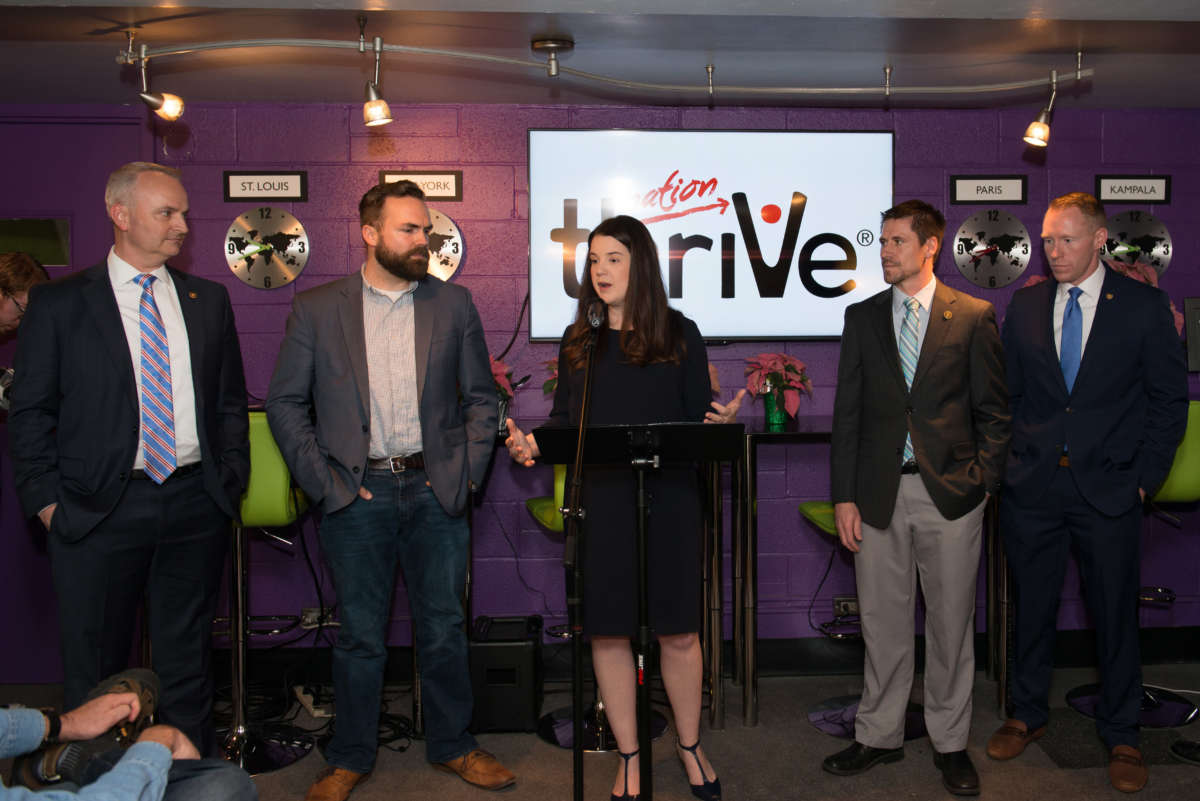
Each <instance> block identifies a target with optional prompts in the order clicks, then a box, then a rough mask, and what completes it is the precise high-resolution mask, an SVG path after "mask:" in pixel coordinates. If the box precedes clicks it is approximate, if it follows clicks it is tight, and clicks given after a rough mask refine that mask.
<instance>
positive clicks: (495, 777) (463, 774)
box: [433, 748, 517, 790]
mask: <svg viewBox="0 0 1200 801" xmlns="http://www.w3.org/2000/svg"><path fill="white" fill-rule="evenodd" d="M433 766H434V767H435V768H437V769H438V770H444V771H446V772H447V773H453V774H455V775H457V776H458V777H459V778H460V779H462V780H463V781H464V782H467V783H468V784H473V785H475V786H476V787H482V788H483V789H485V790H500V789H503V788H505V787H509V786H511V785H513V784H516V783H517V777H516V776H514V775H513V772H512V771H511V770H509V769H508V768H506V767H504V766H503V765H501V764H500V761H499V760H498V759H496V758H495V757H494V756H492V755H491V754H489V753H488V752H487V751H484V750H483V749H482V748H476V749H475V750H474V751H472V752H471V753H469V754H465V755H463V756H460V757H459V758H458V759H451V760H450V761H449V762H435V763H434V765H433Z"/></svg>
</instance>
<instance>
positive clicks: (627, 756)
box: [612, 748, 694, 801]
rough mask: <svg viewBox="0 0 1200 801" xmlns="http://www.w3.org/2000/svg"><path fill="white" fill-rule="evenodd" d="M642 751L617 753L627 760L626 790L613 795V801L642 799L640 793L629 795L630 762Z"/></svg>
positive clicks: (638, 749)
mask: <svg viewBox="0 0 1200 801" xmlns="http://www.w3.org/2000/svg"><path fill="white" fill-rule="evenodd" d="M640 750H641V749H640V748H635V749H634V750H633V751H631V752H630V753H628V754H626V753H624V752H621V751H618V752H617V756H619V757H620V758H621V759H623V760H625V789H624V790H622V791H621V794H620V795H617V794H616V793H613V794H612V801H637V800H638V799H639V798H641V797H642V796H641V794H640V793H639V794H638V795H630V794H629V760H631V759H633V758H634V757H635V756H637V755H638V752H639V751H640ZM693 792H694V791H693Z"/></svg>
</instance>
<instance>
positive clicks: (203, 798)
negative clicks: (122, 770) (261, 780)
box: [60, 748, 258, 801]
mask: <svg viewBox="0 0 1200 801" xmlns="http://www.w3.org/2000/svg"><path fill="white" fill-rule="evenodd" d="M123 756H125V749H123V748H114V749H111V750H109V751H106V752H104V753H103V754H99V755H97V756H95V757H93V758H92V759H91V760H90V761H89V762H88V764H87V766H86V767H85V768H84V771H83V783H84V785H88V784H91V783H92V782H94V781H96V780H97V779H99V778H100V777H101V776H103V775H104V774H105V773H108V772H109V771H110V770H112V769H113V767H114V766H115V765H116V764H117V762H119V761H120V760H121V757H123ZM60 786H61V787H63V788H64V789H65V785H60ZM162 801H258V788H257V787H255V786H254V782H253V781H251V779H250V774H248V773H246V771H244V770H242V769H241V768H239V767H238V766H237V765H234V764H233V763H231V762H226V761H225V760H223V759H176V760H174V761H173V762H172V763H171V771H170V773H168V774H167V788H166V791H165V792H164V793H163V797H162Z"/></svg>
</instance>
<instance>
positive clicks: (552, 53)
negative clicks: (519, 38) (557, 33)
mask: <svg viewBox="0 0 1200 801" xmlns="http://www.w3.org/2000/svg"><path fill="white" fill-rule="evenodd" d="M529 47H530V49H531V50H533V52H535V53H547V54H548V55H547V57H546V75H548V76H549V77H551V78H557V77H558V54H559V53H570V52H571V51H572V50H574V49H575V40H574V39H569V38H558V39H555V38H551V37H540V38H538V39H534V40H533V41H532V42H530V43H529Z"/></svg>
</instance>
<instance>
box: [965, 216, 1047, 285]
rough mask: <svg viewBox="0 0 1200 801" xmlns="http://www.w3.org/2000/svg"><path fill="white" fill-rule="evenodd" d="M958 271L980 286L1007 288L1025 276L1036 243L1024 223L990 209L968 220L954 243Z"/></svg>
mask: <svg viewBox="0 0 1200 801" xmlns="http://www.w3.org/2000/svg"><path fill="white" fill-rule="evenodd" d="M950 244H951V246H952V247H951V252H952V253H953V254H954V263H955V264H956V265H958V271H959V272H960V273H962V274H963V277H965V278H966V279H967V280H968V281H970V282H971V283H973V284H975V285H976V286H981V287H986V288H988V289H996V288H998V287H1002V286H1007V285H1008V284H1011V283H1012V282H1013V281H1015V280H1017V277H1018V276H1019V275H1020V274H1021V273H1023V272H1025V268H1026V267H1028V266H1029V254H1030V252H1031V250H1032V248H1033V243H1032V242H1031V241H1030V239H1029V232H1028V231H1027V230H1025V226H1024V225H1022V224H1021V221H1020V220H1018V219H1017V218H1016V217H1014V216H1012V215H1011V214H1009V213H1008V212H1006V211H1000V210H999V209H988V210H986V211H981V212H979V213H978V214H976V215H974V216H972V217H968V218H967V221H966V222H964V223H963V224H962V226H961V227H960V228H959V229H958V232H957V233H956V234H954V239H953V240H951V243H950Z"/></svg>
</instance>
